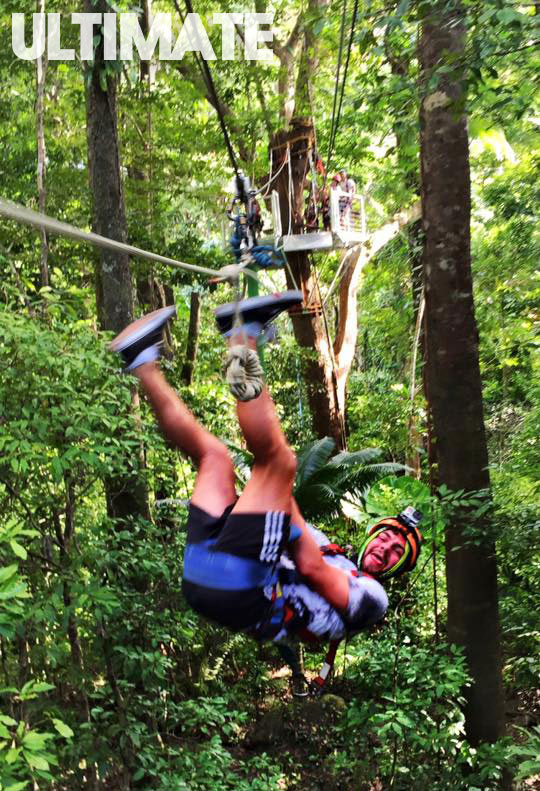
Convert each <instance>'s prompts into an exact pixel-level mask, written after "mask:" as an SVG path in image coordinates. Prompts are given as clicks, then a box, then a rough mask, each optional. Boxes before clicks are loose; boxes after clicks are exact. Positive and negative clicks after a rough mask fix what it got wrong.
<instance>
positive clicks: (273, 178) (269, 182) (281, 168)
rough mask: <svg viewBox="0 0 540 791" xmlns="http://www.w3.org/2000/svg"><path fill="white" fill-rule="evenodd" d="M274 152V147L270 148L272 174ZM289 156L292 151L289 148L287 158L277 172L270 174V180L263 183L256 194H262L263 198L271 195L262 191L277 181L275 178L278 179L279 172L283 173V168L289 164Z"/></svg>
mask: <svg viewBox="0 0 540 791" xmlns="http://www.w3.org/2000/svg"><path fill="white" fill-rule="evenodd" d="M272 152H273V149H271V150H270V174H272V167H273V165H272V157H273V153H272ZM288 156H290V153H289V150H288V149H287V153H286V155H285V159H284V160H283V162H282V164H281V165H280V167H279V170H277V172H276V173H275V174H274V175H270V178H269V179H268V181H267V182H266V184H263V186H262V187H260V188H259V189H258V190H257V192H256V194H257V195H261V198H267V197H268V195H269V193H268V192H265V193H264V194H261V193H262V191H263V190H265V189H266V188H267V187H268V186H269V185H270V184H271V183H272V182H273V181H275V180H276V179H277V177H278V176H279V174H280V173H281V171H282V170H283V168H284V167H285V165H286V164H287V157H288Z"/></svg>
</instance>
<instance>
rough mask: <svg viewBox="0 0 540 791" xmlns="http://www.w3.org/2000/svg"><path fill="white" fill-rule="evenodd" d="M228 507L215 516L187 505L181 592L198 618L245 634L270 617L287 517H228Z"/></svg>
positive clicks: (279, 514) (286, 535)
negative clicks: (207, 619) (202, 617)
mask: <svg viewBox="0 0 540 791" xmlns="http://www.w3.org/2000/svg"><path fill="white" fill-rule="evenodd" d="M233 507H234V503H233V504H231V505H230V506H229V507H228V508H226V509H225V511H224V512H223V513H222V514H221V516H218V517H216V516H211V514H209V513H207V512H206V511H204V510H203V509H202V508H199V507H198V506H196V505H193V504H191V505H190V507H189V515H188V523H187V545H186V551H185V555H184V573H183V580H182V590H183V593H184V596H185V597H186V600H187V602H188V603H189V605H190V606H191V607H192V608H193V609H194V610H196V611H197V612H198V613H200V614H201V615H204V616H205V617H207V618H209V619H211V620H212V621H215V622H216V623H219V624H221V625H222V626H226V627H228V628H229V629H232V630H233V631H245V630H250V629H251V630H252V629H254V628H255V627H256V626H257V624H260V623H261V622H262V621H264V620H265V619H266V618H268V617H269V613H270V612H271V609H272V587H273V586H274V585H275V583H276V581H277V572H276V568H277V563H278V561H279V558H280V555H281V553H282V552H283V550H284V548H285V545H286V544H287V542H288V541H289V532H290V516H289V514H286V513H284V512H283V511H267V512H266V513H250V514H232V513H231V511H232V509H233Z"/></svg>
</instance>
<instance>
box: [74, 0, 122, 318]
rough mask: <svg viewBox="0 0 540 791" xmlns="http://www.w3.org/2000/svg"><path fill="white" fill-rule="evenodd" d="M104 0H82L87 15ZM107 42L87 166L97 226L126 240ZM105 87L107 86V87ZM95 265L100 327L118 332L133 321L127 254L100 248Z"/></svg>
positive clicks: (101, 9) (92, 96)
mask: <svg viewBox="0 0 540 791" xmlns="http://www.w3.org/2000/svg"><path fill="white" fill-rule="evenodd" d="M109 10H110V9H109V6H108V4H107V2H106V0H97V3H94V2H93V0H84V11H85V13H95V12H98V13H106V12H108V11H109ZM106 68H107V64H106V61H105V60H104V56H103V41H102V42H101V43H100V44H99V45H98V47H97V49H96V52H95V60H94V62H93V65H87V69H91V76H90V79H89V81H88V88H87V92H86V123H87V136H88V166H89V172H90V185H91V189H92V195H93V198H94V216H93V230H94V231H95V233H98V234H102V235H103V236H108V237H110V238H111V239H116V240H118V241H120V242H126V241H127V225H126V215H125V209H124V195H123V190H122V180H121V176H120V155H119V149H118V130H117V112H116V78H115V77H114V76H113V75H112V74H108V75H106ZM104 88H105V90H104ZM98 255H99V258H98V261H97V267H96V287H97V309H98V320H99V324H100V326H101V328H102V329H104V330H112V331H113V332H120V330H122V329H123V328H124V327H125V326H126V324H129V322H130V321H132V320H133V285H132V282H131V269H130V262H129V256H128V255H127V253H119V252H116V251H114V252H113V251H111V250H106V249H105V248H99V253H98Z"/></svg>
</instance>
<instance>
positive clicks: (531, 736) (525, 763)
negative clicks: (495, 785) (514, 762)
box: [509, 726, 540, 780]
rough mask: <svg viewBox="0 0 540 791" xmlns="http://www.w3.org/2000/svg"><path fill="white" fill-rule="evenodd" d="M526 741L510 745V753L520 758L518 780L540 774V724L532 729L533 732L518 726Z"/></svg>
mask: <svg viewBox="0 0 540 791" xmlns="http://www.w3.org/2000/svg"><path fill="white" fill-rule="evenodd" d="M518 730H519V732H520V734H521V735H522V737H523V739H524V741H523V742H522V743H521V744H516V745H514V746H513V747H510V750H509V753H510V755H512V756H515V757H516V758H520V759H521V760H520V762H519V764H518V771H517V774H516V780H526V779H527V778H529V777H531V778H532V777H533V776H536V775H538V773H539V772H540V726H536V727H535V728H533V729H532V732H529V731H526V730H525V728H518Z"/></svg>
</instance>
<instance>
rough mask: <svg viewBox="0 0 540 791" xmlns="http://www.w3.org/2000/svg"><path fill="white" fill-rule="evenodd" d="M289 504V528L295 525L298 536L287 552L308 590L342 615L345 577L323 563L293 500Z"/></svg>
mask: <svg viewBox="0 0 540 791" xmlns="http://www.w3.org/2000/svg"><path fill="white" fill-rule="evenodd" d="M291 501H292V502H291V525H296V527H298V528H299V530H300V531H301V535H300V538H298V539H296V541H293V542H291V543H290V544H289V546H288V552H289V554H290V556H291V557H292V559H293V561H294V564H295V566H296V568H297V569H298V572H299V573H300V574H301V575H302V577H305V579H306V581H307V582H308V583H309V585H310V587H312V588H313V590H314V591H316V592H317V593H318V594H319V595H320V596H322V597H323V598H324V599H326V601H327V602H328V603H329V604H331V605H332V607H335V608H336V610H339V611H340V612H345V611H346V609H347V606H348V604H349V575H348V574H346V573H345V572H344V571H342V570H341V569H337V568H334V567H333V566H329V565H328V563H325V562H324V559H323V557H322V555H321V550H320V549H319V545H318V544H317V542H316V541H315V539H314V538H313V537H312V536H311V535H310V532H309V528H308V527H307V525H306V521H305V519H304V517H303V516H302V514H301V513H300V509H299V508H298V504H297V502H296V500H295V499H294V497H293V498H291Z"/></svg>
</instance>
